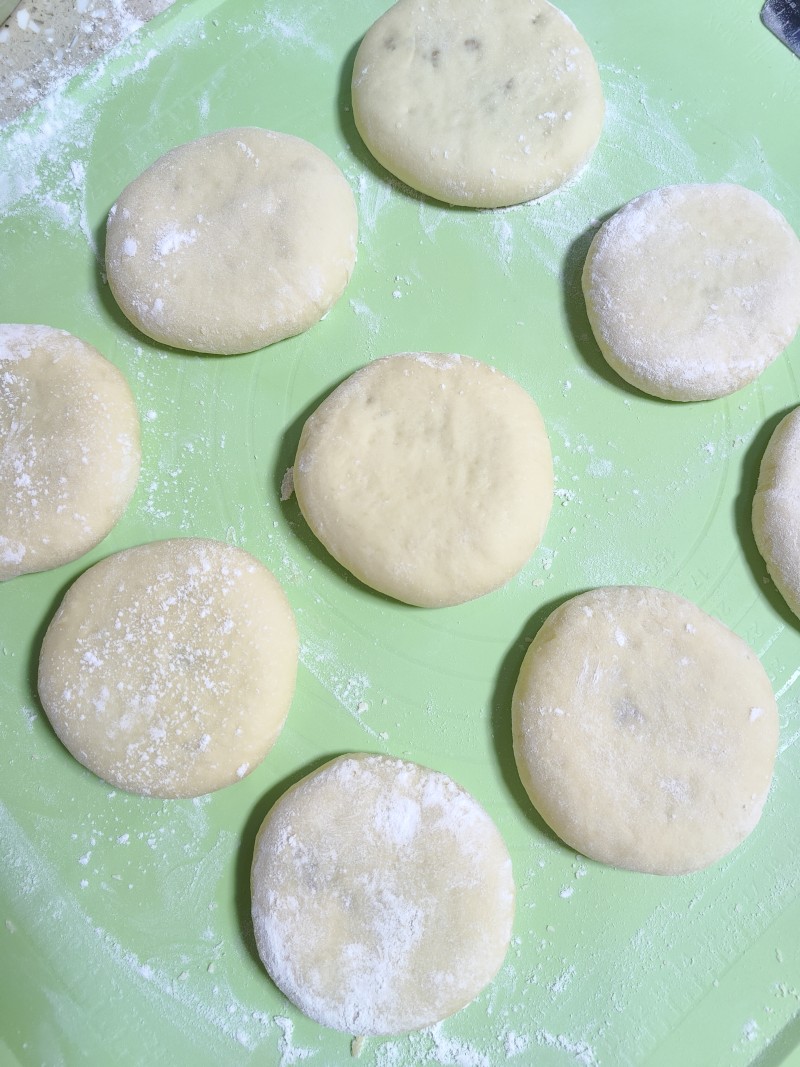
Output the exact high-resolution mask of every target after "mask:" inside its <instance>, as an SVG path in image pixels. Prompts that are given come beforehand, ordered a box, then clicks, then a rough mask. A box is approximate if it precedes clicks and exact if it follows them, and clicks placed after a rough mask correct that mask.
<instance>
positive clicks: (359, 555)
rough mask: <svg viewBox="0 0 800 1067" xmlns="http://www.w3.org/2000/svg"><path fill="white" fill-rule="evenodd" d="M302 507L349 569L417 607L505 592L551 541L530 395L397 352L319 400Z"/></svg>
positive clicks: (541, 441) (545, 470)
mask: <svg viewBox="0 0 800 1067" xmlns="http://www.w3.org/2000/svg"><path fill="white" fill-rule="evenodd" d="M293 477H294V488H295V491H296V493H297V499H298V502H299V504H300V508H301V510H302V512H303V515H304V516H305V518H306V520H307V521H308V524H309V526H310V527H311V529H312V530H313V531H314V533H315V534H316V536H317V537H318V538H319V539H320V541H321V542H322V543H323V544H324V545H325V547H326V548H327V549H328V551H329V552H330V553H331V555H333V556H334V557H335V558H336V559H337V560H339V562H340V563H341V564H343V566H345V567H347V569H348V570H349V571H351V572H352V573H353V574H355V575H356V577H357V578H360V579H361V581H363V582H365V583H366V584H367V585H369V586H372V588H373V589H378V590H379V591H380V592H382V593H386V594H387V595H389V596H392V597H395V598H396V599H397V600H402V601H405V602H406V603H408V604H415V605H418V606H421V607H442V606H444V605H448V604H460V603H462V602H463V601H466V600H471V599H472V598H474V597H478V596H481V595H483V594H484V593H488V592H490V591H491V590H493V589H497V588H498V587H499V586H501V585H502V584H503V583H504V582H507V581H508V580H509V579H510V578H511V577H512V576H513V575H515V574H516V573H517V572H518V571H519V569H520V568H521V567H522V566H523V564H524V563H526V562H527V560H528V558H529V557H530V556H531V554H532V553H533V551H534V550H535V549H536V547H537V545H538V544H539V542H540V541H541V539H542V536H543V534H544V530H545V526H546V525H547V519H548V517H549V515H550V508H551V505H552V498H553V468H552V459H551V454H550V444H549V441H548V438H547V433H546V431H545V428H544V423H543V422H542V417H541V415H540V413H539V409H538V408H537V406H536V404H535V403H534V401H533V400H532V399H531V397H530V396H529V395H528V394H527V393H526V392H525V390H524V389H522V387H521V386H519V385H517V383H516V382H514V381H512V380H511V379H510V378H507V377H506V376H505V375H504V374H501V373H500V372H499V371H497V370H495V369H494V368H493V367H490V366H488V365H487V364H485V363H480V362H478V361H477V360H474V359H469V358H467V357H466V356H459V355H451V354H448V355H442V354H433V353H426V352H414V353H402V354H399V355H394V356H387V357H385V358H383V359H378V360H375V361H374V362H372V363H370V364H368V365H367V366H366V367H363V368H362V369H361V370H359V371H357V372H356V373H355V374H353V375H352V376H351V377H350V378H348V379H347V381H345V382H344V383H343V384H342V385H340V386H339V387H338V388H337V389H335V390H334V391H333V393H331V395H330V396H329V397H328V398H327V399H326V400H325V401H324V402H323V403H322V404H321V405H320V406H319V408H317V410H316V411H315V412H314V413H313V414H312V415H311V416H310V418H309V419H308V420H307V422H306V424H305V426H304V427H303V432H302V435H301V437H300V444H299V446H298V449H297V456H296V459H295V464H294V472H293Z"/></svg>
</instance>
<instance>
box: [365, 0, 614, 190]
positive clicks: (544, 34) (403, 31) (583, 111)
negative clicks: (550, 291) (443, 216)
mask: <svg viewBox="0 0 800 1067" xmlns="http://www.w3.org/2000/svg"><path fill="white" fill-rule="evenodd" d="M352 98H353V117H354V119H355V123H356V126H357V128H358V131H359V133H360V134H361V136H362V137H363V139H364V143H365V144H366V146H367V148H368V149H369V150H370V152H372V154H373V155H374V156H375V158H376V159H377V160H378V162H379V163H382V164H383V166H384V167H386V168H387V170H390V171H391V172H392V173H393V174H395V175H397V177H398V178H401V179H402V180H403V181H404V182H406V183H407V184H408V185H410V186H412V188H414V189H418V190H419V191H420V192H423V193H427V194H428V195H429V196H432V197H435V198H436V199H437V200H444V201H445V202H446V203H449V204H463V205H467V206H469V207H502V206H504V205H508V204H518V203H521V202H522V201H524V200H533V199H534V198H535V197H539V196H543V195H544V194H545V193H549V192H550V191H551V190H553V189H556V188H557V187H558V186H560V185H563V183H564V182H566V181H568V180H569V179H570V178H572V177H573V176H574V175H575V174H576V173H577V172H578V171H579V170H580V169H581V168H582V167H583V166H584V164H585V163H586V162H587V160H588V159H589V157H590V155H591V154H592V152H593V151H594V148H595V145H596V144H597V142H598V140H599V137H600V131H601V129H602V125H603V112H604V103H603V89H602V85H601V83H600V75H599V74H598V71H597V65H596V63H595V61H594V57H593V56H592V53H591V51H590V50H589V47H588V45H587V44H586V42H585V41H584V40H583V38H582V37H581V36H580V34H579V33H578V31H577V30H576V29H575V27H574V26H573V24H572V23H571V22H570V20H569V19H568V18H567V16H566V15H565V14H564V13H563V12H562V11H559V10H558V8H555V7H552V6H551V5H550V4H548V3H545V2H544V0H399V3H396V4H395V5H394V6H393V7H391V8H390V9H389V10H388V11H387V12H386V14H385V15H382V16H381V18H379V19H378V21H377V22H376V23H375V24H374V25H373V26H372V27H371V29H370V30H369V31H368V32H367V34H366V36H365V37H364V39H363V41H362V42H361V46H360V47H359V50H358V53H357V55H356V59H355V65H354V68H353V84H352Z"/></svg>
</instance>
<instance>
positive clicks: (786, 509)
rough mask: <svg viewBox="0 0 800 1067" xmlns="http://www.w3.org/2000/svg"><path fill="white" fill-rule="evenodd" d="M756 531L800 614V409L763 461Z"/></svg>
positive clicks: (783, 589)
mask: <svg viewBox="0 0 800 1067" xmlns="http://www.w3.org/2000/svg"><path fill="white" fill-rule="evenodd" d="M753 534H754V536H755V539H756V544H757V545H758V550H759V552H760V553H761V555H762V556H763V557H764V560H765V562H766V564H767V570H768V571H769V574H770V577H771V578H772V580H773V582H774V583H775V586H776V588H777V589H778V591H779V592H780V594H781V595H782V596H783V598H784V599H785V601H786V603H787V604H788V605H789V607H790V608H791V609H792V611H793V612H794V613H795V615H797V616H800V408H795V409H794V410H793V411H790V412H789V414H788V415H786V416H784V418H783V419H781V421H780V422H779V423H778V425H777V427H776V428H775V431H774V433H773V434H772V437H771V438H770V440H769V444H768V445H767V448H766V451H765V452H764V456H763V458H762V460H761V469H760V471H759V475H758V485H757V486H756V492H755V496H754V497H753Z"/></svg>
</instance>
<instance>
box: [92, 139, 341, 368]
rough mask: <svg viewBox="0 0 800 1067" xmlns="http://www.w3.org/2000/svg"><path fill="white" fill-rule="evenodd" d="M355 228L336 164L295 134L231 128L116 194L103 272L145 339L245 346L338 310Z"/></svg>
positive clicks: (174, 154) (159, 163) (184, 148)
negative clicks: (336, 308)
mask: <svg viewBox="0 0 800 1067" xmlns="http://www.w3.org/2000/svg"><path fill="white" fill-rule="evenodd" d="M357 232H358V219H357V214H356V206H355V200H354V198H353V194H352V192H351V190H350V186H349V185H348V184H347V181H346V180H345V177H344V175H343V174H342V172H341V171H340V170H339V168H338V167H337V166H336V164H335V163H334V162H333V160H332V159H330V158H329V157H328V156H327V155H325V153H324V152H322V151H320V149H318V148H316V147H315V146H314V145H312V144H309V143H308V141H304V140H302V139H301V138H299V137H293V136H291V135H289V134H284V133H275V132H273V131H271V130H262V129H259V128H257V127H252V126H248V127H237V128H233V129H228V130H222V131H220V132H219V133H214V134H210V135H209V136H207V137H201V138H200V139H199V140H197V141H191V142H189V143H188V144H184V145H180V146H178V147H177V148H173V149H172V150H171V151H169V152H167V153H166V154H165V155H163V156H161V158H160V159H157V160H156V161H155V163H153V164H152V166H150V167H148V169H147V170H146V171H144V173H143V174H141V175H139V177H138V178H136V179H134V181H132V182H131V184H130V185H128V186H127V187H126V188H125V189H124V190H123V192H122V193H121V194H120V196H119V198H118V200H117V202H116V203H115V204H114V206H113V207H112V208H111V211H110V212H109V217H108V226H107V235H106V271H107V274H108V282H109V285H110V286H111V290H112V292H113V293H114V296H115V298H116V300H117V302H118V303H119V305H120V307H121V308H122V310H123V311H124V312H125V315H126V316H127V317H128V318H129V319H130V321H131V322H132V323H133V324H134V325H135V326H136V327H137V328H138V329H140V330H141V331H142V333H145V334H147V336H148V337H152V338H153V339H154V340H156V341H160V342H161V343H163V344H167V345H172V346H174V347H176V348H185V349H190V350H192V351H195V352H209V353H218V354H232V353H236V352H251V351H253V350H255V349H257V348H263V347H264V346H265V345H270V344H273V343H274V342H275V341H280V340H282V339H283V338H285V337H291V336H293V335H294V334H297V333H301V332H302V331H303V330H307V329H308V328H309V327H310V326H312V325H314V323H316V322H317V321H318V320H319V319H321V318H322V316H323V315H324V314H325V313H326V312H327V311H328V310H329V309H330V308H331V307H332V306H333V304H334V303H335V302H336V301H337V300H338V298H339V297H340V296H341V294H342V292H343V291H344V288H345V286H346V285H347V282H348V281H349V279H350V275H351V273H352V271H353V266H354V264H355V258H356V238H357Z"/></svg>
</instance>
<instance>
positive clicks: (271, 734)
mask: <svg viewBox="0 0 800 1067" xmlns="http://www.w3.org/2000/svg"><path fill="white" fill-rule="evenodd" d="M296 672H297V632H296V629H295V624H294V617H293V615H292V611H291V608H290V607H289V604H288V602H287V600H286V597H285V596H284V594H283V591H282V589H281V587H280V586H279V585H278V582H277V581H276V580H275V578H274V577H273V576H272V574H270V572H269V571H268V570H267V569H266V567H264V566H263V565H262V564H261V563H259V561H258V560H257V559H254V557H253V556H251V555H249V554H248V553H247V552H243V551H242V550H241V549H238V548H233V547H232V546H231V545H226V544H222V543H221V542H219V541H209V540H204V539H201V538H186V539H176V540H170V541H156V542H153V543H152V544H147V545H141V546H139V547H137V548H131V549H128V550H127V551H125V552H118V553H117V554H116V555H113V556H109V557H108V558H107V559H105V560H103V561H102V562H101V563H97V564H95V566H94V567H91V568H90V569H89V570H88V571H86V572H85V573H84V574H82V575H81V577H80V578H78V580H77V581H76V582H75V583H74V584H73V585H72V586H71V587H70V589H69V590H68V591H67V594H66V596H65V597H64V600H63V601H62V603H61V606H60V607H59V609H58V611H57V612H56V614H55V617H54V618H53V621H52V622H51V623H50V626H49V627H48V629H47V633H46V634H45V638H44V643H43V645H42V651H41V656H40V660H39V695H40V697H41V701H42V705H43V707H44V709H45V711H46V712H47V716H48V718H49V719H50V722H51V723H52V725H53V728H54V730H55V731H56V733H57V734H58V736H59V738H60V739H61V741H62V742H63V743H64V745H65V746H66V747H67V748H68V749H69V751H70V752H71V753H72V755H73V756H74V757H75V758H76V759H77V760H78V761H79V762H80V763H82V764H83V765H84V766H85V767H88V768H89V770H90V771H93V772H94V773H95V774H97V775H99V777H101V778H103V779H105V781H107V782H110V783H111V785H114V786H117V787H119V788H120V789H125V790H127V791H128V792H131V793H143V794H146V795H148V796H158V797H193V796H199V795H200V794H203V793H209V792H211V791H212V790H214V789H220V788H222V787H223V786H226V785H230V784H231V783H232V782H237V781H239V779H241V778H244V776H245V775H247V774H249V773H250V772H251V771H252V770H253V769H254V768H255V767H257V766H258V764H259V763H260V762H261V760H262V759H263V758H264V756H265V755H266V754H267V752H268V751H269V749H270V748H271V747H272V745H273V744H274V742H275V740H276V738H277V736H278V734H279V733H280V730H281V727H282V726H283V723H284V720H285V718H286V714H287V712H288V710H289V705H290V703H291V700H292V695H293V693H294V686H295V676H296Z"/></svg>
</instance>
